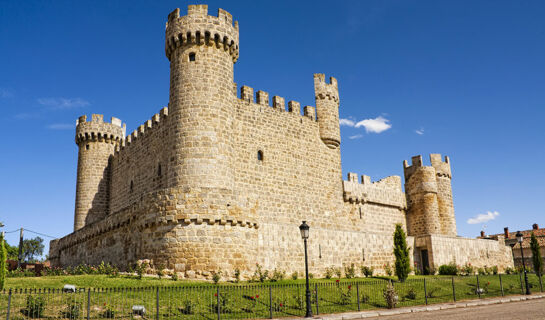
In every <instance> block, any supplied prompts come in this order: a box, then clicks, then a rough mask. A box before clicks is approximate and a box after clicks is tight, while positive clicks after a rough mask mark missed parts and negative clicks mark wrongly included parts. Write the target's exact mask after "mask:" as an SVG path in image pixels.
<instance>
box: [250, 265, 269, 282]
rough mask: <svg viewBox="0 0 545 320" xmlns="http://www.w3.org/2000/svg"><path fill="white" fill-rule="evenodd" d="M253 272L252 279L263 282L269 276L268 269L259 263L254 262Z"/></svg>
mask: <svg viewBox="0 0 545 320" xmlns="http://www.w3.org/2000/svg"><path fill="white" fill-rule="evenodd" d="M255 268H256V269H255V272H254V275H253V276H252V281H259V282H265V280H267V279H268V278H269V270H263V268H262V267H261V265H260V264H259V263H256V264H255Z"/></svg>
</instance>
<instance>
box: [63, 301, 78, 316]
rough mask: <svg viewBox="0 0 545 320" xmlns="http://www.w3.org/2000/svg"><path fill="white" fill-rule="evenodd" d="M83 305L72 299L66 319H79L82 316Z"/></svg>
mask: <svg viewBox="0 0 545 320" xmlns="http://www.w3.org/2000/svg"><path fill="white" fill-rule="evenodd" d="M81 308H82V303H81V302H78V301H76V299H74V298H72V299H70V300H69V301H68V305H67V308H66V311H65V312H64V317H65V318H68V319H79V317H80V314H81Z"/></svg>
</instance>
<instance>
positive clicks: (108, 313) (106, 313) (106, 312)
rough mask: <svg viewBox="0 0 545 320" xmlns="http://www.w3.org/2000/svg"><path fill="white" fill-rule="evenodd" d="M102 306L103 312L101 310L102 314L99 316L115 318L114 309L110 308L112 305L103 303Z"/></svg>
mask: <svg viewBox="0 0 545 320" xmlns="http://www.w3.org/2000/svg"><path fill="white" fill-rule="evenodd" d="M104 308H105V310H104V312H102V314H101V315H100V317H101V318H106V319H113V318H115V310H114V309H112V307H110V306H108V305H107V304H106V303H104Z"/></svg>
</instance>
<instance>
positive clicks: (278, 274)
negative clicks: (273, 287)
mask: <svg viewBox="0 0 545 320" xmlns="http://www.w3.org/2000/svg"><path fill="white" fill-rule="evenodd" d="M285 277H286V271H280V270H277V269H276V268H275V269H274V271H273V274H272V277H271V278H270V279H271V281H281V280H284V278H285Z"/></svg>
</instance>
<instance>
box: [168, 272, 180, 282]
mask: <svg viewBox="0 0 545 320" xmlns="http://www.w3.org/2000/svg"><path fill="white" fill-rule="evenodd" d="M170 279H171V280H172V281H178V273H177V272H176V271H174V272H173V273H172V275H171V276H170Z"/></svg>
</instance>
